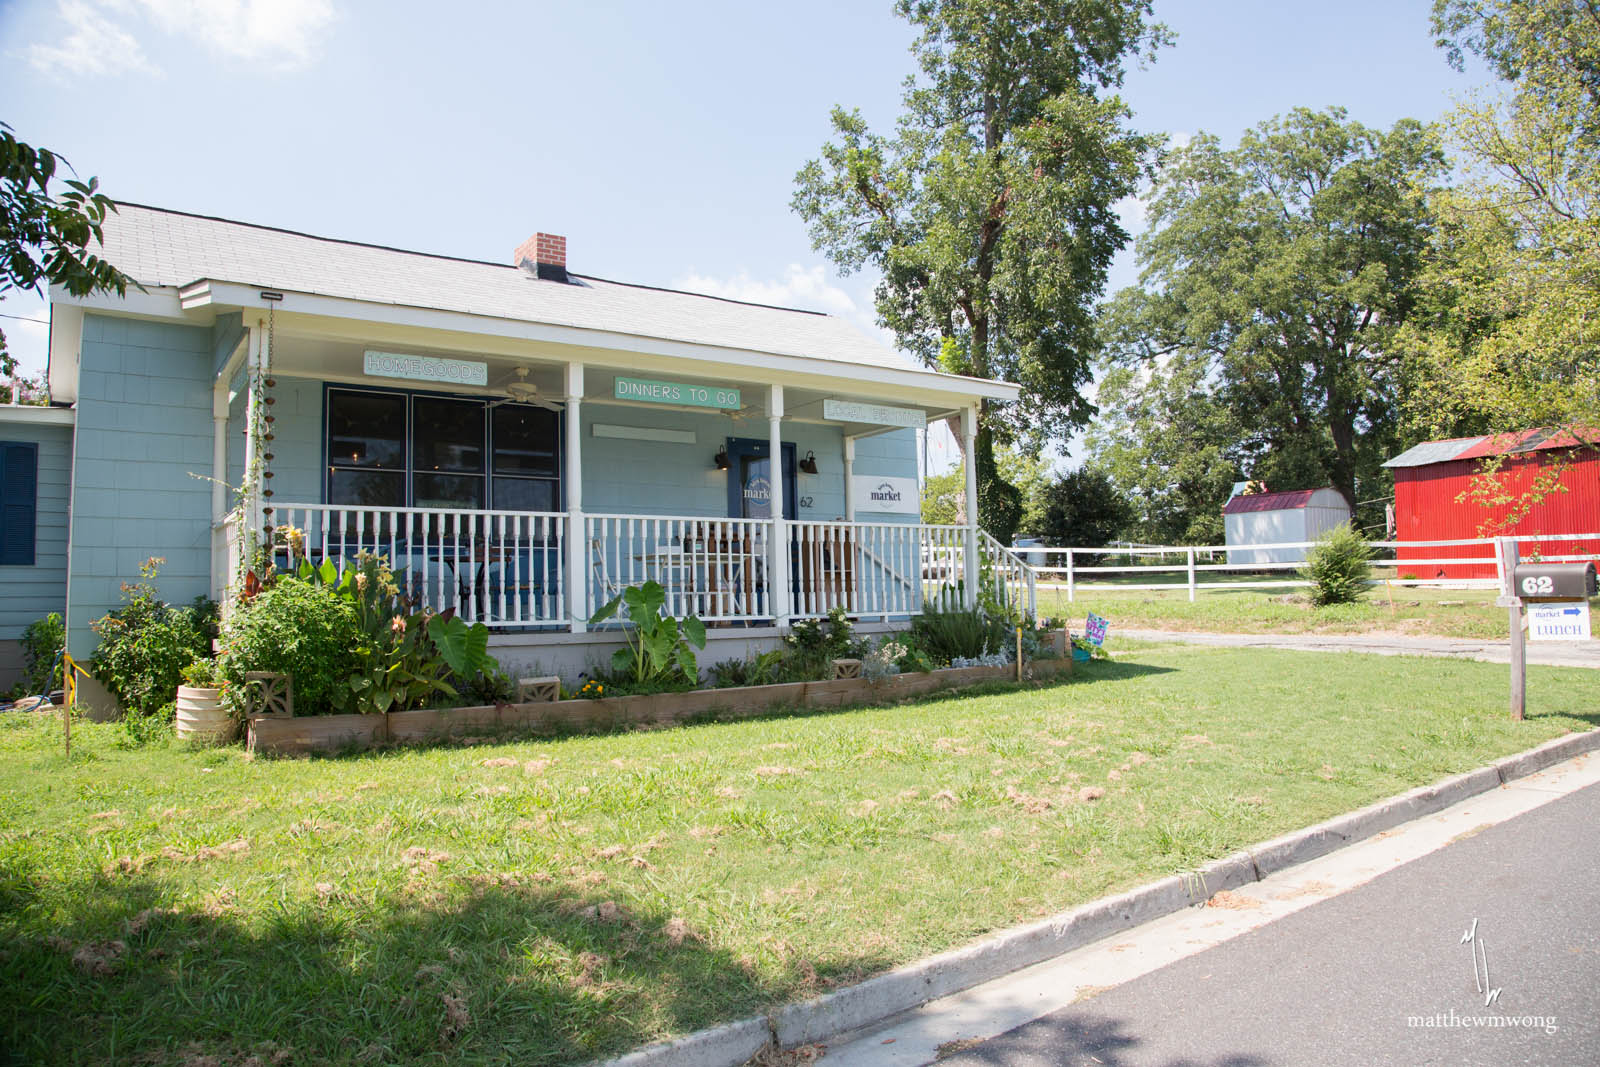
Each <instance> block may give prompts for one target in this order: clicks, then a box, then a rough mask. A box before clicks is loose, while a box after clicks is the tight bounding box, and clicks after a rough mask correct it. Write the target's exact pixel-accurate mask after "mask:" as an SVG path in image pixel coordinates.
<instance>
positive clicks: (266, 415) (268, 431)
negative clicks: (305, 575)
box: [256, 304, 278, 553]
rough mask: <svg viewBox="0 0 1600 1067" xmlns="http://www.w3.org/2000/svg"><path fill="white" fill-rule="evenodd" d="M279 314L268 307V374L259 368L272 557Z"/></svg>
mask: <svg viewBox="0 0 1600 1067" xmlns="http://www.w3.org/2000/svg"><path fill="white" fill-rule="evenodd" d="M277 310H278V308H277V305H276V304H269V305H267V361H268V368H267V369H266V370H262V369H261V368H259V367H258V368H257V373H258V374H259V375H261V386H262V388H261V405H262V415H261V426H260V432H259V435H258V440H259V441H260V443H259V444H258V445H257V446H256V447H257V450H258V451H259V452H260V453H261V496H262V498H263V500H262V507H261V518H262V527H261V533H262V535H263V536H264V538H265V540H266V545H267V551H268V553H271V552H272V550H273V543H272V505H271V504H270V503H269V501H270V500H271V499H272V487H271V485H270V484H269V482H270V481H271V479H272V467H271V463H272V458H273V456H272V439H273V432H272V428H273V423H275V422H277V418H276V417H275V416H274V415H273V414H272V405H273V404H275V403H277V398H276V397H274V396H273V395H272V393H271V392H270V391H269V390H271V389H272V388H273V387H274V386H276V385H277V384H278V382H277V379H275V378H273V377H272V376H271V373H270V369H271V368H270V364H271V361H272V360H274V359H276V358H277V355H278V344H277V337H276V332H275V330H276V326H277Z"/></svg>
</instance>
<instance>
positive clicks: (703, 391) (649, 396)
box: [612, 378, 740, 409]
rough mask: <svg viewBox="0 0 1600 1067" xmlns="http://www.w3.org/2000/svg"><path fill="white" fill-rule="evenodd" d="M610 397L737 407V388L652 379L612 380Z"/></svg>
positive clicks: (661, 402) (686, 404)
mask: <svg viewBox="0 0 1600 1067" xmlns="http://www.w3.org/2000/svg"><path fill="white" fill-rule="evenodd" d="M612 397H613V399H616V400H640V401H643V402H644V403H646V404H678V405H680V406H683V407H691V408H721V409H727V408H738V407H739V406H740V405H739V390H737V389H729V388H727V387H725V386H720V385H690V384H688V383H687V382H656V381H650V380H649V379H646V378H618V379H616V382H615V386H614V392H613V393H612Z"/></svg>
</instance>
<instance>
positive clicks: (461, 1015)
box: [439, 993, 472, 1044]
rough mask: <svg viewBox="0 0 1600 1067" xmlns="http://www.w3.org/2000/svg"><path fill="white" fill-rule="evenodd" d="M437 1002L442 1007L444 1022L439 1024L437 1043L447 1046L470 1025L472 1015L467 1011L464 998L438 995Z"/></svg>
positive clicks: (443, 994) (445, 994)
mask: <svg viewBox="0 0 1600 1067" xmlns="http://www.w3.org/2000/svg"><path fill="white" fill-rule="evenodd" d="M439 1002H440V1003H441V1004H443V1005H444V1021H443V1022H442V1023H440V1024H439V1041H440V1043H441V1044H449V1043H450V1042H452V1041H454V1040H455V1039H456V1038H458V1037H460V1036H461V1032H462V1031H463V1030H465V1029H466V1028H467V1027H469V1026H471V1025H472V1015H471V1013H470V1012H468V1011H467V998H466V997H457V996H452V995H451V994H449V993H440V994H439Z"/></svg>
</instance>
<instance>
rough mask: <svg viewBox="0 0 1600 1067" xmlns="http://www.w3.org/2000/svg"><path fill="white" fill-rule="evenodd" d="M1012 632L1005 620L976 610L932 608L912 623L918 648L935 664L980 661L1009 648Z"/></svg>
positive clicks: (925, 609)
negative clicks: (966, 660)
mask: <svg viewBox="0 0 1600 1067" xmlns="http://www.w3.org/2000/svg"><path fill="white" fill-rule="evenodd" d="M1009 631H1010V627H1009V626H1008V625H1007V623H1006V621H1005V620H1004V619H994V618H990V617H989V616H988V615H985V614H984V613H983V612H982V611H980V610H978V609H976V608H974V609H971V610H968V609H965V608H957V609H952V610H949V611H941V610H939V608H938V606H937V605H933V604H930V605H928V606H927V607H925V608H923V609H922V614H921V615H918V616H917V617H916V618H914V619H912V620H911V635H912V638H913V639H914V640H915V642H916V647H917V648H919V649H921V650H922V651H923V652H924V653H925V654H926V655H927V657H928V658H929V659H930V660H932V661H933V662H934V663H936V664H940V665H944V664H948V663H950V662H952V661H953V660H958V659H977V658H979V657H982V656H985V655H988V654H990V653H992V652H998V651H1000V650H1002V649H1004V648H1005V647H1006V638H1007V635H1008V633H1009Z"/></svg>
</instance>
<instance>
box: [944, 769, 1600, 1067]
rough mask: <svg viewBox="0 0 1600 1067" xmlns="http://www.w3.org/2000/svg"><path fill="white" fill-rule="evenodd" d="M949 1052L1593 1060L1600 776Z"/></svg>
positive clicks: (1226, 1062)
mask: <svg viewBox="0 0 1600 1067" xmlns="http://www.w3.org/2000/svg"><path fill="white" fill-rule="evenodd" d="M1474 923H1476V925H1474ZM1469 930H1474V931H1475V940H1474V941H1472V942H1468V943H1465V944H1464V943H1463V942H1462V937H1463V935H1464V934H1466V933H1467V932H1468V931H1469ZM1485 960H1486V961H1487V973H1488V985H1487V988H1488V989H1497V990H1499V994H1498V997H1497V998H1496V999H1495V1000H1494V1001H1493V1002H1492V1003H1490V1004H1488V1005H1487V1006H1486V1005H1485V999H1486V998H1485V994H1484V993H1482V992H1479V991H1478V988H1479V987H1481V986H1483V984H1484V983H1483V975H1484V971H1485ZM940 1063H941V1065H943V1067H978V1065H980V1064H983V1065H1005V1067H1043V1065H1052V1067H1054V1065H1069V1064H1070V1065H1074V1067H1076V1065H1080V1064H1082V1065H1095V1067H1266V1065H1278V1064H1285V1065H1299V1064H1306V1065H1313V1064H1314V1065H1318V1067H1323V1065H1327V1067H1337V1065H1351V1067H1356V1065H1359V1067H1374V1065H1381V1064H1396V1065H1407V1067H1410V1065H1418V1067H1422V1065H1434V1064H1437V1065H1440V1067H1444V1065H1449V1067H1457V1065H1478V1064H1482V1065H1484V1067H1502V1065H1508V1064H1538V1065H1552V1067H1555V1065H1559V1067H1569V1065H1578V1064H1600V786H1590V787H1588V788H1586V789H1583V790H1580V791H1579V792H1576V793H1572V794H1570V795H1569V796H1566V797H1562V798H1561V799H1558V800H1554V801H1551V802H1550V803H1548V804H1545V805H1544V806H1542V807H1539V808H1537V809H1535V810H1533V811H1531V812H1528V813H1527V814H1524V815H1521V816H1518V817H1516V818H1514V819H1511V820H1509V821H1506V822H1503V823H1500V824H1498V825H1495V826H1490V827H1487V828H1486V829H1483V830H1482V831H1481V832H1477V833H1474V834H1471V836H1465V835H1464V839H1462V840H1458V841H1456V842H1454V843H1452V844H1451V845H1449V846H1448V847H1446V848H1443V849H1440V850H1439V851H1437V852H1434V853H1431V854H1430V855H1427V856H1424V857H1423V858H1421V859H1418V860H1416V861H1414V862H1411V863H1408V864H1406V865H1404V866H1402V867H1400V868H1398V869H1396V870H1394V871H1391V872H1389V873H1387V874H1383V875H1381V876H1379V877H1378V878H1376V879H1374V880H1373V881H1371V882H1369V883H1367V884H1365V885H1363V886H1361V887H1359V888H1357V889H1354V890H1351V891H1350V892H1347V893H1343V894H1341V895H1339V896H1336V897H1333V898H1332V899H1329V900H1326V901H1323V902H1321V903H1319V904H1315V905H1313V906H1311V907H1309V908H1306V909H1305V910H1303V911H1299V912H1296V913H1294V914H1292V915H1289V916H1287V917H1285V918H1282V919H1279V920H1278V921H1276V922H1272V923H1269V924H1268V925H1266V926H1263V927H1261V928H1259V929H1257V930H1255V931H1253V932H1251V933H1248V934H1245V935H1242V936H1240V937H1236V938H1234V939H1232V940H1230V941H1226V942H1224V943H1223V944H1221V945H1218V946H1216V947H1215V948H1211V949H1208V950H1206V951H1204V952H1201V953H1198V954H1197V955H1194V956H1190V957H1188V958H1186V959H1183V960H1180V961H1178V962H1177V963H1174V964H1171V965H1169V966H1167V967H1164V968H1161V969H1160V970H1157V971H1154V972H1152V973H1150V974H1147V975H1145V976H1144V977H1142V978H1138V979H1135V980H1133V981H1131V982H1128V983H1126V984H1124V985H1120V986H1117V987H1115V988H1113V989H1109V990H1106V991H1104V992H1101V993H1100V994H1098V995H1097V996H1094V997H1092V998H1090V999H1087V1000H1081V1001H1079V1002H1078V1003H1076V1004H1073V1005H1072V1006H1071V1007H1068V1008H1064V1009H1062V1010H1060V1011H1057V1012H1054V1013H1052V1014H1050V1015H1046V1016H1043V1017H1042V1018H1039V1019H1037V1020H1035V1021H1034V1022H1031V1023H1028V1024H1027V1025H1024V1026H1020V1027H1018V1028H1017V1029H1015V1030H1012V1031H1010V1032H1008V1033H1005V1034H1001V1035H1000V1036H998V1037H996V1038H993V1039H992V1040H989V1041H986V1042H984V1043H982V1044H980V1045H978V1046H976V1047H974V1048H971V1049H969V1050H967V1051H964V1052H961V1053H957V1054H955V1055H951V1056H948V1057H947V1058H944V1059H941V1060H940Z"/></svg>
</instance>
